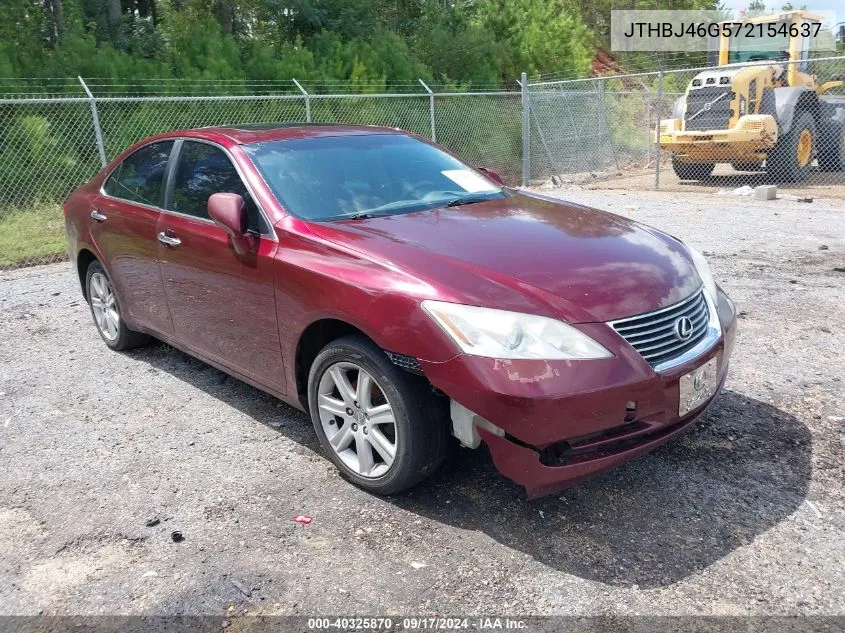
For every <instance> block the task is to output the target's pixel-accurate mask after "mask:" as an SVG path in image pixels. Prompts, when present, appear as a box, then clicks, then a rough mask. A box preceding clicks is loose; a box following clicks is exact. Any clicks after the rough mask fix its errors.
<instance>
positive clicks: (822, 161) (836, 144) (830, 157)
mask: <svg viewBox="0 0 845 633" xmlns="http://www.w3.org/2000/svg"><path fill="white" fill-rule="evenodd" d="M819 169H820V170H821V171H845V125H843V126H841V127H840V128H839V134H838V135H831V136H830V137H829V138H828V139H825V142H823V143H821V147H819Z"/></svg>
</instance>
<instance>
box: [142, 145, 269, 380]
mask: <svg viewBox="0 0 845 633" xmlns="http://www.w3.org/2000/svg"><path fill="white" fill-rule="evenodd" d="M176 155H177V157H176V159H175V160H176V165H175V167H174V170H173V173H172V176H171V182H170V184H169V186H168V191H167V194H166V201H165V208H166V209H167V210H166V211H165V212H164V213H162V214H161V217H160V219H159V222H158V228H157V238H158V241H159V246H158V253H159V262H160V265H161V274H162V278H163V280H164V289H165V294H166V297H167V303H168V305H169V307H170V313H171V315H172V318H173V326H174V329H175V334H176V338H177V340H179V341H181V342H183V343H185V344H186V345H187V346H189V347H190V348H191V349H193V350H195V351H196V352H197V353H199V354H201V355H203V356H205V357H206V358H208V359H209V360H212V361H216V362H218V363H220V364H223V365H225V366H227V367H229V368H231V369H232V370H234V371H236V372H238V373H240V374H242V375H244V376H246V377H248V378H251V379H252V380H254V381H257V382H260V383H262V384H264V385H266V386H268V387H271V388H272V389H274V390H276V391H278V392H280V393H284V392H285V379H284V370H283V367H282V353H281V344H280V341H279V328H278V324H277V321H276V306H275V301H274V292H273V255H274V254H275V252H276V247H277V242H276V240H275V238H274V237H273V233H272V229H271V227H270V226H269V225H268V224H267V222H266V220H265V219H264V218H263V216H262V215H261V213H260V211H259V210H258V208H257V207H256V205H255V203H254V202H253V199H252V197H251V196H250V194H249V192H248V191H247V188H246V186H245V185H244V183H243V181H242V180H241V177H240V175H239V174H238V172H237V170H236V169H235V167H234V166H233V164H232V162H231V160H230V159H229V156H228V155H227V153H226V152H225V150H223V149H222V148H220V147H218V146H216V145H212V144H209V143H203V142H199V141H183V142H182V143H181V146H180V147H178V148H177V149H176ZM214 193H237V194H240V195H241V196H243V198H244V200H245V201H246V204H247V209H248V211H249V213H250V228H251V229H252V230H253V231H254V232H256V233H257V234H259V235H261V237H260V238H259V239H258V243H257V247H256V248H255V249H253V251H251V252H249V253H247V254H246V255H238V254H237V253H235V251H234V249H233V248H232V246H231V244H230V242H229V238H228V235H227V234H226V233H225V232H224V231H223V229H221V228H220V227H218V226H217V225H216V224H214V222H212V221H211V219H210V218H209V217H208V209H207V205H208V198H209V197H210V196H211V195H212V194H214Z"/></svg>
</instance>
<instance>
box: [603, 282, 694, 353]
mask: <svg viewBox="0 0 845 633" xmlns="http://www.w3.org/2000/svg"><path fill="white" fill-rule="evenodd" d="M683 317H687V318H688V319H689V320H690V323H691V324H692V330H691V332H690V335H689V337H688V338H685V339H681V338H680V336H679V335H678V325H677V324H678V321H679V320H681V319H682V318H683ZM708 318H709V312H708V309H707V302H706V301H705V300H704V292H703V291H701V290H699V291H698V292H697V293H695V294H694V295H692V296H691V297H689V298H687V299H684V300H683V301H681V302H680V303H676V304H675V305H673V306H669V307H668V308H663V309H662V310H657V311H656V312H649V313H648V314H640V315H637V316H633V317H629V318H627V319H620V320H619V321H613V322H611V323H610V326H611V327H612V328H613V329H614V330H616V331H617V332H618V333H619V334H620V335H621V336H622V338H624V339H625V340H626V341H628V343H630V344H631V346H632V347H633V348H634V349H635V350H637V351H638V352H639V353H640V354H641V355H642V357H643V358H645V359H646V360H647V361H648V363H649V364H650V365H652V366H655V365H659V364H661V363H665V362H666V361H669V360H672V359H673V358H675V357H677V356H680V355H681V354H683V353H684V352H686V351H687V350H690V349H692V348H693V347H695V346H696V345H697V344H698V343H699V342H700V341H701V340H702V339H703V338H704V337H705V336H706V334H707V321H708Z"/></svg>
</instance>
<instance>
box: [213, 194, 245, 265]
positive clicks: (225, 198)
mask: <svg viewBox="0 0 845 633" xmlns="http://www.w3.org/2000/svg"><path fill="white" fill-rule="evenodd" d="M208 217H210V218H211V219H212V220H214V223H215V224H216V225H217V226H219V227H220V228H221V229H223V230H224V231H226V233H228V234H229V237H230V238H231V240H232V246H233V247H234V249H235V252H236V253H237V254H238V255H245V254H246V253H248V252H249V251H251V250H252V249H253V247H254V246H255V243H256V241H257V240H256V237H255V236H254V235H251V234H250V233H248V227H249V217H248V216H247V213H246V203H245V202H244V199H243V198H242V197H241V196H239V195H238V194H236V193H215V194H212V196H211V197H210V198H209V199H208Z"/></svg>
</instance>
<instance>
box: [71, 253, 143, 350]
mask: <svg viewBox="0 0 845 633" xmlns="http://www.w3.org/2000/svg"><path fill="white" fill-rule="evenodd" d="M85 295H86V297H87V298H88V305H89V306H90V307H91V315H92V316H93V317H94V324H95V325H96V326H97V331H98V332H99V333H100V336H101V337H102V338H103V340H104V341H105V342H106V345H108V346H109V347H110V348H111V349H113V350H117V351H123V350H126V349H132V348H133V347H140V346H141V345H144V344H146V343H148V342H149V341H150V337H149V336H147V335H146V334H141V333H140V332H135V331H133V330H130V329H129V328H128V327H127V326H126V323H125V322H124V321H123V318H122V317H121V315H120V302H119V301H118V299H117V293H116V292H115V291H114V286H112V283H111V279H109V276H108V273H106V271H105V269H104V268H103V266H102V265H101V264H100V262H98V261H93V262H91V263H90V264H89V266H88V271H87V273H86V274H85Z"/></svg>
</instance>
